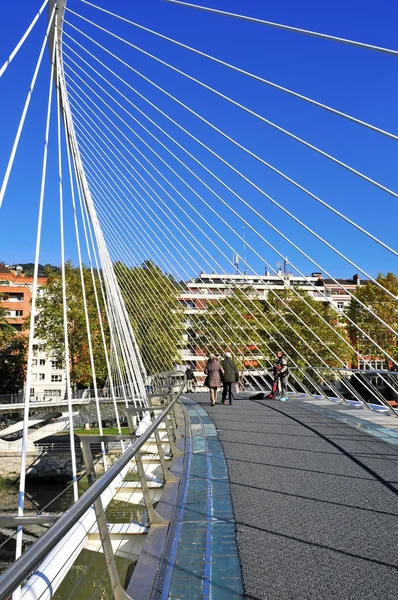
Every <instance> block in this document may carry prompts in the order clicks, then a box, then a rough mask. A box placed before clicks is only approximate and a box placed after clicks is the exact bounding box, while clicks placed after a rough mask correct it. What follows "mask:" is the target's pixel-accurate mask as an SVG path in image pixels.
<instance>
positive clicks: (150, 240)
mask: <svg viewBox="0 0 398 600" xmlns="http://www.w3.org/2000/svg"><path fill="white" fill-rule="evenodd" d="M88 172H89V171H88ZM97 183H98V175H97ZM95 187H97V186H96V184H94V183H93V188H94V189H95ZM97 207H98V210H99V214H101V213H102V214H103V215H104V212H103V211H105V213H106V212H107V209H106V204H105V203H104V204H103V205H102V211H101V210H100V204H97ZM144 210H145V209H144ZM145 212H146V211H145ZM126 214H128V213H126ZM121 217H122V219H124V217H123V216H121ZM130 218H131V216H130V215H129V220H130ZM150 218H151V217H150ZM134 220H135V221H136V218H135V217H134ZM151 220H153V219H151ZM105 222H108V227H110V228H111V229H112V228H113V226H112V225H109V220H108V219H107V218H105ZM123 222H124V223H125V221H123ZM137 223H138V221H137ZM157 226H158V227H159V225H157ZM146 227H147V228H148V229H149V230H150V232H151V233H152V234H153V235H154V237H155V238H157V239H158V240H159V241H160V243H161V244H162V245H163V246H164V244H163V242H162V241H161V240H160V238H159V236H158V235H157V234H156V232H154V231H153V229H152V228H151V227H150V226H149V225H148V224H147V222H146ZM128 228H129V231H130V234H132V235H133V236H134V238H135V239H137V237H136V234H135V232H132V230H131V228H130V226H128ZM134 229H138V230H139V229H140V224H139V223H138V226H137V227H136V226H135V225H134ZM159 229H160V228H159ZM141 230H143V228H142V227H141ZM123 235H124V231H123V230H121V231H119V232H118V233H117V234H116V232H115V231H113V232H112V235H110V237H109V240H110V241H109V243H111V240H113V239H119V243H120V241H121V236H123ZM173 237H174V236H173ZM121 243H122V244H123V242H121ZM146 243H147V244H150V243H151V244H152V246H155V247H157V244H156V242H155V241H154V240H153V238H148V241H147V242H146ZM140 245H141V244H140ZM123 246H124V252H123V255H124V253H126V254H127V255H128V256H129V257H130V258H132V261H133V262H134V261H137V258H136V256H133V255H132V252H131V249H130V248H129V247H128V246H127V245H126V244H123ZM164 247H165V248H166V246H164ZM173 247H174V248H175V250H176V251H177V253H178V254H180V255H181V253H180V252H179V250H178V249H177V248H176V247H175V246H174V244H173ZM147 248H148V245H147ZM157 248H158V247H157ZM166 250H167V251H168V252H169V253H170V250H169V249H167V248H166ZM142 252H144V251H143V250H142ZM160 253H161V256H162V257H163V258H161V260H160V262H161V263H162V264H163V265H164V266H165V268H166V269H167V268H168V269H173V265H172V264H171V263H170V262H169V260H168V259H166V258H165V255H164V253H163V252H162V251H160ZM170 255H171V258H173V255H172V254H171V253H170ZM142 256H145V255H144V254H143V255H142ZM157 256H159V249H158V253H157ZM181 256H182V255H181ZM182 258H183V257H182ZM183 259H184V258H183ZM184 260H185V262H187V264H188V266H189V263H188V261H186V259H184ZM182 268H183V267H182ZM183 271H184V272H185V274H186V275H188V273H187V271H186V270H185V269H184V268H183ZM123 275H124V274H123ZM125 275H126V277H127V274H125ZM180 277H181V273H180ZM144 285H145V283H144ZM150 291H151V290H150V289H149V288H148V295H147V299H148V301H149V304H150V305H151V304H152V303H153V300H152V298H151V294H150ZM125 293H126V294H127V295H129V289H128V287H126V288H125ZM225 323H226V325H227V326H229V327H231V326H230V324H228V323H227V322H226V321H225ZM226 341H227V342H228V338H227V340H226ZM219 349H220V350H221V352H222V353H223V352H224V351H225V348H222V347H221V346H219ZM252 358H254V356H253V355H252Z"/></svg>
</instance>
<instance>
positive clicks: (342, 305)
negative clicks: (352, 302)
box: [337, 302, 344, 310]
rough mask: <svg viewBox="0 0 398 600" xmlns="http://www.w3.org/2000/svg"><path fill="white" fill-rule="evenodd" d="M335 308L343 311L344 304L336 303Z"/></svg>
mask: <svg viewBox="0 0 398 600" xmlns="http://www.w3.org/2000/svg"><path fill="white" fill-rule="evenodd" d="M337 308H340V310H341V309H343V308H344V302H337Z"/></svg>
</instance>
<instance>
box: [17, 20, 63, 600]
mask: <svg viewBox="0 0 398 600" xmlns="http://www.w3.org/2000/svg"><path fill="white" fill-rule="evenodd" d="M53 17H54V13H53V15H52V17H51V21H52V19H53ZM48 32H49V28H48V29H47V35H46V39H47V36H48ZM54 64H55V47H54V49H53V52H52V57H51V72H50V84H49V91H48V101H47V116H46V127H45V134H44V149H43V160H42V173H41V185H40V198H39V211H38V218H37V234H36V248H35V263H34V271H33V285H32V305H31V320H30V327H29V341H28V353H27V365H28V366H27V373H26V382H25V397H24V414H23V428H22V448H21V466H20V478H19V493H18V516H23V514H24V503H25V483H26V452H27V442H28V420H29V408H30V386H31V382H32V359H33V340H34V337H35V316H36V304H37V289H38V285H37V279H38V272H39V258H40V246H41V232H42V221H43V206H44V191H45V185H46V176H47V157H48V140H49V131H50V122H51V102H52V94H53V76H54ZM22 541H23V528H22V527H19V528H18V529H17V539H16V549H15V560H17V559H18V558H19V557H20V556H21V554H22ZM20 592H21V588H18V589H17V590H16V591H15V592H14V594H13V600H19V598H20Z"/></svg>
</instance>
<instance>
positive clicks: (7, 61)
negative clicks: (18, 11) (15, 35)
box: [0, 0, 48, 77]
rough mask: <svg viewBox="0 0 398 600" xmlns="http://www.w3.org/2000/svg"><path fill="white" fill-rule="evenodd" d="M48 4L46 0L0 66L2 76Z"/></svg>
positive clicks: (0, 75)
mask: <svg viewBox="0 0 398 600" xmlns="http://www.w3.org/2000/svg"><path fill="white" fill-rule="evenodd" d="M47 4H48V0H44V2H43V4H42V5H41V7H40V8H39V10H38V12H37V13H36V16H35V17H34V19H33V21H32V22H31V24H30V25H29V27H28V28H27V30H26V31H25V33H24V34H23V36H22V37H21V39H20V40H19V42H18V44H17V45H16V46H15V48H14V50H13V51H12V52H11V54H10V56H9V57H8V58H7V60H6V61H5V63H4V64H3V66H2V67H1V68H0V77H2V76H3V75H4V73H5V72H6V70H7V68H8V67H9V66H10V64H11V62H12V61H13V59H14V58H15V57H16V55H17V54H18V52H19V50H20V49H21V48H22V46H23V44H24V42H25V40H26V39H27V37H28V36H29V34H30V32H31V31H32V29H33V27H34V26H35V25H36V23H37V21H38V19H39V17H40V15H41V14H42V12H43V10H44V9H45V8H46V6H47Z"/></svg>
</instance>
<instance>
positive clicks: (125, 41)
mask: <svg viewBox="0 0 398 600" xmlns="http://www.w3.org/2000/svg"><path fill="white" fill-rule="evenodd" d="M68 10H69V12H72V13H73V14H75V15H76V16H78V17H80V18H81V19H83V20H84V21H87V22H88V23H89V24H90V25H94V26H95V27H97V28H98V29H100V30H101V31H104V32H105V33H108V34H109V35H110V36H112V37H114V38H115V39H118V40H119V41H121V42H123V43H125V44H127V45H128V46H130V47H132V48H134V49H135V50H137V51H138V52H141V53H142V54H144V55H145V56H149V57H150V58H153V59H154V60H155V61H156V62H158V63H159V64H162V65H164V66H166V67H168V68H169V69H171V70H172V71H174V72H176V73H179V74H180V75H183V76H184V77H186V78H187V79H189V80H190V81H193V82H194V83H197V84H198V85H200V86H201V87H203V88H204V89H206V90H208V91H210V92H213V93H214V94H215V95H216V96H218V97H219V98H223V99H224V100H227V101H228V102H229V103H231V104H232V105H234V106H236V107H237V108H240V109H242V110H243V111H244V112H246V113H247V114H250V115H252V116H253V117H256V118H257V119H259V120H260V121H262V122H263V123H266V124H267V125H270V126H271V127H273V128H274V129H276V130H277V131H280V132H281V133H283V134H285V135H287V136H288V137H290V138H291V139H294V140H295V141H297V142H299V143H300V144H303V145H304V146H306V147H307V148H310V149H311V150H314V151H315V152H317V153H318V154H320V155H321V156H324V157H325V158H328V159H329V160H331V161H332V162H333V163H335V164H337V165H339V166H340V167H343V168H344V169H346V170H347V171H349V172H351V173H353V174H354V175H357V176H358V177H360V178H361V179H364V180H365V181H367V182H368V183H371V184H372V185H374V186H375V187H377V188H379V189H381V190H383V191H384V192H386V193H388V194H390V195H392V196H394V197H395V198H398V193H397V192H394V191H393V190H391V189H390V188H388V187H387V186H385V185H383V184H381V183H379V182H378V181H376V180H374V179H372V178H371V177H368V176H367V175H365V174H364V173H362V172H361V171H358V170H357V169H354V168H353V167H350V165H348V164H347V163H345V162H344V161H341V160H339V159H338V158H336V157H334V156H332V155H331V154H328V153H327V152H326V151H324V150H321V149H320V148H318V147H317V146H315V145H314V144H311V143H310V142H307V141H306V140H304V139H303V138H301V137H299V136H297V135H295V134H293V133H292V132H290V131H288V130H287V129H284V128H283V127H281V126H280V125H277V124H276V123H274V122H273V121H270V120H269V119H267V118H266V117H264V116H262V115H260V114H259V113H257V112H255V111H254V110H251V109H250V108H248V107H247V106H245V105H243V104H241V103H240V102H237V101H236V100H233V99H232V98H230V97H229V96H227V95H225V94H223V93H222V92H220V91H218V90H216V89H215V88H213V87H211V86H209V85H207V84H206V83H204V82H203V81H201V80H199V79H197V78H196V77H193V76H192V75H189V74H188V73H185V71H182V70H181V69H178V68H177V67H174V66H173V65H171V64H170V63H168V62H166V61H164V60H162V59H161V58H159V57H157V56H155V55H154V54H151V53H150V52H147V51H146V50H143V49H142V48H140V47H139V46H136V45H135V44H132V43H131V42H128V41H127V40H125V39H124V38H122V37H120V36H118V35H116V34H115V33H112V32H111V31H109V30H108V29H105V28H104V27H101V26H100V25H98V24H97V23H94V22H93V21H90V20H89V19H86V18H85V17H82V16H81V15H79V14H78V13H75V12H74V11H71V10H70V9H68ZM65 23H67V24H68V25H69V26H70V27H72V28H73V29H75V30H76V31H78V32H79V33H80V34H81V35H83V36H84V37H86V38H87V39H89V40H90V41H91V42H93V43H94V44H96V45H97V46H99V47H101V44H99V43H98V42H96V41H95V40H94V39H93V38H91V37H90V36H88V35H87V34H86V33H84V32H83V31H81V30H80V29H79V28H78V27H76V26H75V25H73V24H72V23H71V22H70V21H65Z"/></svg>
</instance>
